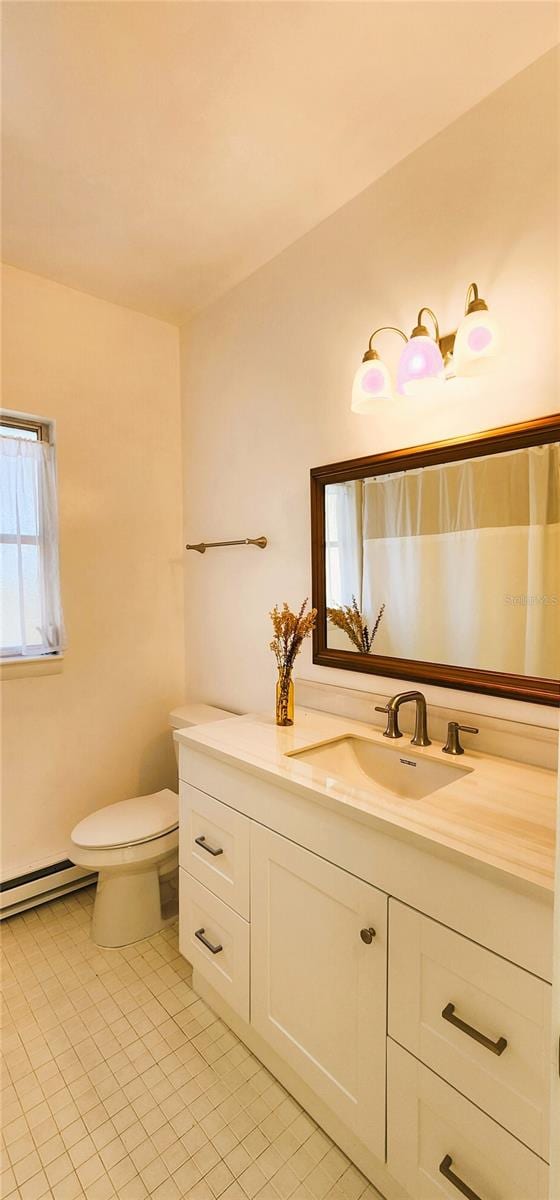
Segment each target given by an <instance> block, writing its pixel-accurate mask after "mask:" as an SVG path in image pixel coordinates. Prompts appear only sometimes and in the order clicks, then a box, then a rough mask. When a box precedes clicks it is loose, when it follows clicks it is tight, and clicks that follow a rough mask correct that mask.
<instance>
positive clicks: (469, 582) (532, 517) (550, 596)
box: [362, 445, 560, 678]
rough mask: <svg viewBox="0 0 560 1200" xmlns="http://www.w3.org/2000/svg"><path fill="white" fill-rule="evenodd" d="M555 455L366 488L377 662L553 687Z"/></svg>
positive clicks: (559, 490)
mask: <svg viewBox="0 0 560 1200" xmlns="http://www.w3.org/2000/svg"><path fill="white" fill-rule="evenodd" d="M559 472H560V459H559V447H558V445H551V446H535V447H530V448H528V449H526V450H518V451H511V452H509V453H506V454H499V455H489V456H487V457H482V458H479V459H471V460H468V461H466V462H458V463H449V464H444V465H438V466H436V467H430V468H423V469H419V470H417V471H407V472H402V473H398V474H395V475H389V476H385V477H383V478H381V477H377V478H375V479H371V480H366V481H365V483H364V518H363V519H364V585H363V595H362V602H363V611H364V614H365V615H366V616H367V618H368V619H369V620H370V621H371V620H372V619H373V618H374V616H375V614H376V612H377V610H378V608H379V604H380V603H381V601H386V604H387V608H386V611H385V614H384V618H383V621H382V623H381V626H380V629H379V632H378V635H377V638H376V651H377V653H378V654H387V655H395V656H397V657H402V658H413V659H417V660H418V659H420V660H423V661H427V662H442V663H452V664H456V665H462V666H472V667H474V666H477V667H479V668H483V669H487V670H496V671H506V672H509V673H515V674H517V673H518V674H522V675H525V674H527V675H536V676H543V677H545V678H558V677H559V676H560V485H559Z"/></svg>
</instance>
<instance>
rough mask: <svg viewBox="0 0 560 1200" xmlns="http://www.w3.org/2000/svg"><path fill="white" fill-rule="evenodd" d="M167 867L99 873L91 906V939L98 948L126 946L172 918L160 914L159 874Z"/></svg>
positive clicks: (166, 923) (155, 930)
mask: <svg viewBox="0 0 560 1200" xmlns="http://www.w3.org/2000/svg"><path fill="white" fill-rule="evenodd" d="M165 865H167V864H162V863H153V862H152V863H150V864H147V863H146V864H142V865H141V866H139V867H138V869H137V870H132V871H131V869H130V866H127V867H124V868H123V869H122V871H121V870H119V869H118V868H115V867H111V868H110V869H109V870H108V871H103V870H100V872H99V875H98V878H97V891H96V894H95V903H94V906H93V917H92V925H91V936H92V939H93V941H94V942H95V943H96V945H97V946H103V947H106V948H109V949H113V948H116V947H118V946H129V945H130V944H131V943H132V942H139V941H142V940H143V939H144V938H149V937H153V935H154V934H155V933H159V931H160V930H161V929H164V928H165V926H166V925H169V924H171V922H172V921H173V920H175V916H171V917H166V916H163V915H162V903H161V888H160V873H161V867H162V866H165Z"/></svg>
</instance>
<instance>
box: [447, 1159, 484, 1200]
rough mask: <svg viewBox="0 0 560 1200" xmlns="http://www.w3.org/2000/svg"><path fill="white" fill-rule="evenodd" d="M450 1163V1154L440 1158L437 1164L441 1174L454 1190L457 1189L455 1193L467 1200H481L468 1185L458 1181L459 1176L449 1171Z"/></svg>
mask: <svg viewBox="0 0 560 1200" xmlns="http://www.w3.org/2000/svg"><path fill="white" fill-rule="evenodd" d="M452 1162H453V1159H452V1157H451V1155H450V1154H446V1155H445V1158H442V1160H441V1162H440V1164H439V1169H440V1172H441V1174H442V1175H443V1176H444V1177H445V1178H446V1179H448V1180H449V1182H450V1183H452V1184H453V1187H454V1188H457V1191H458V1192H460V1193H461V1195H462V1196H466V1197H467V1200H481V1197H480V1196H479V1194H478V1192H473V1190H472V1188H470V1187H469V1185H468V1183H463V1180H462V1179H459V1176H458V1175H456V1174H455V1172H454V1171H452V1170H451V1163H452Z"/></svg>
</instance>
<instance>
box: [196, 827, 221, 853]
mask: <svg viewBox="0 0 560 1200" xmlns="http://www.w3.org/2000/svg"><path fill="white" fill-rule="evenodd" d="M194 840H195V842H196V845H197V846H200V848H201V850H206V851H207V852H208V854H212V855H213V856H214V858H217V857H218V854H223V853H224V852H223V850H222V848H221V846H209V845H208V842H207V841H206V838H205V836H204V834H203V833H201V835H200V837H197V838H195V839H194Z"/></svg>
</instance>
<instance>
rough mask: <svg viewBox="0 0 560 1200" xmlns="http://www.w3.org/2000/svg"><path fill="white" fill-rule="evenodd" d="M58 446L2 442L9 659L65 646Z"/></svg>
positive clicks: (1, 545)
mask: <svg viewBox="0 0 560 1200" xmlns="http://www.w3.org/2000/svg"><path fill="white" fill-rule="evenodd" d="M54 455H55V451H54V446H51V445H49V444H48V443H47V442H42V441H31V440H27V439H23V438H17V437H4V436H2V437H0V514H1V517H0V521H1V524H0V583H1V600H2V603H1V607H0V621H1V635H2V637H1V642H2V652H3V654H4V655H6V654H18V655H19V654H21V655H38V654H53V653H56V652H58V651H60V650H61V649H62V648H63V646H64V628H63V618H62V607H61V600H60V583H59V568H58V516H57V499H56V472H55V457H54Z"/></svg>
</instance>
